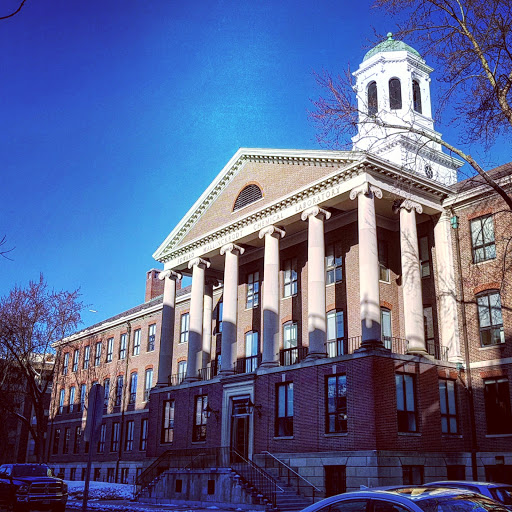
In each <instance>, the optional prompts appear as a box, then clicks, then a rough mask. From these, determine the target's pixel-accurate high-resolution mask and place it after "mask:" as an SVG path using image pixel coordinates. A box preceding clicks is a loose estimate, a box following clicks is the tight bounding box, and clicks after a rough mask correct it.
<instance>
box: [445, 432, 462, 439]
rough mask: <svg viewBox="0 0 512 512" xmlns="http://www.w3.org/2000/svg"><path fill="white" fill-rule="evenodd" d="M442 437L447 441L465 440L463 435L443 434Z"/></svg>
mask: <svg viewBox="0 0 512 512" xmlns="http://www.w3.org/2000/svg"><path fill="white" fill-rule="evenodd" d="M441 436H442V437H445V438H446V439H464V436H463V435H462V434H450V433H449V432H441Z"/></svg>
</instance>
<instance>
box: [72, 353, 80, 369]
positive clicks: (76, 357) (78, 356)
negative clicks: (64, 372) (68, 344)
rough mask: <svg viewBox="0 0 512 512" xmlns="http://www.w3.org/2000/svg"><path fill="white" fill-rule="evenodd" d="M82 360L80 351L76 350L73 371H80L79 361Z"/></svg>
mask: <svg viewBox="0 0 512 512" xmlns="http://www.w3.org/2000/svg"><path fill="white" fill-rule="evenodd" d="M79 358H80V350H78V349H75V351H74V352H73V371H74V372H76V371H78V359H79Z"/></svg>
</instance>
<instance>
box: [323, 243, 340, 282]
mask: <svg viewBox="0 0 512 512" xmlns="http://www.w3.org/2000/svg"><path fill="white" fill-rule="evenodd" d="M342 263H343V260H342V257H341V247H340V244H330V245H328V246H327V247H326V251H325V269H326V284H332V283H338V282H339V281H341V280H342V279H343V265H342Z"/></svg>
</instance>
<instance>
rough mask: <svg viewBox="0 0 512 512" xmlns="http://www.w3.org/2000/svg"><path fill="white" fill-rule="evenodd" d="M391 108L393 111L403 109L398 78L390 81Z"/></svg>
mask: <svg viewBox="0 0 512 512" xmlns="http://www.w3.org/2000/svg"><path fill="white" fill-rule="evenodd" d="M389 108H390V109H391V110H399V109H401V108H402V89H401V87H400V80H398V78H392V79H391V80H390V81H389Z"/></svg>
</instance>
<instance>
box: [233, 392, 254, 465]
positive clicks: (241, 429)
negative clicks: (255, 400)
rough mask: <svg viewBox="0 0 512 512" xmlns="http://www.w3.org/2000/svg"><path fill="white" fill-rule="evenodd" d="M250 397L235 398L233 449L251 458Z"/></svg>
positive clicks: (246, 457) (244, 456) (245, 457)
mask: <svg viewBox="0 0 512 512" xmlns="http://www.w3.org/2000/svg"><path fill="white" fill-rule="evenodd" d="M249 402H250V398H249V397H243V398H233V401H232V407H231V448H233V449H234V450H236V451H237V452H238V453H239V454H240V455H242V457H243V458H244V459H248V458H249V420H250V411H249Z"/></svg>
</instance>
